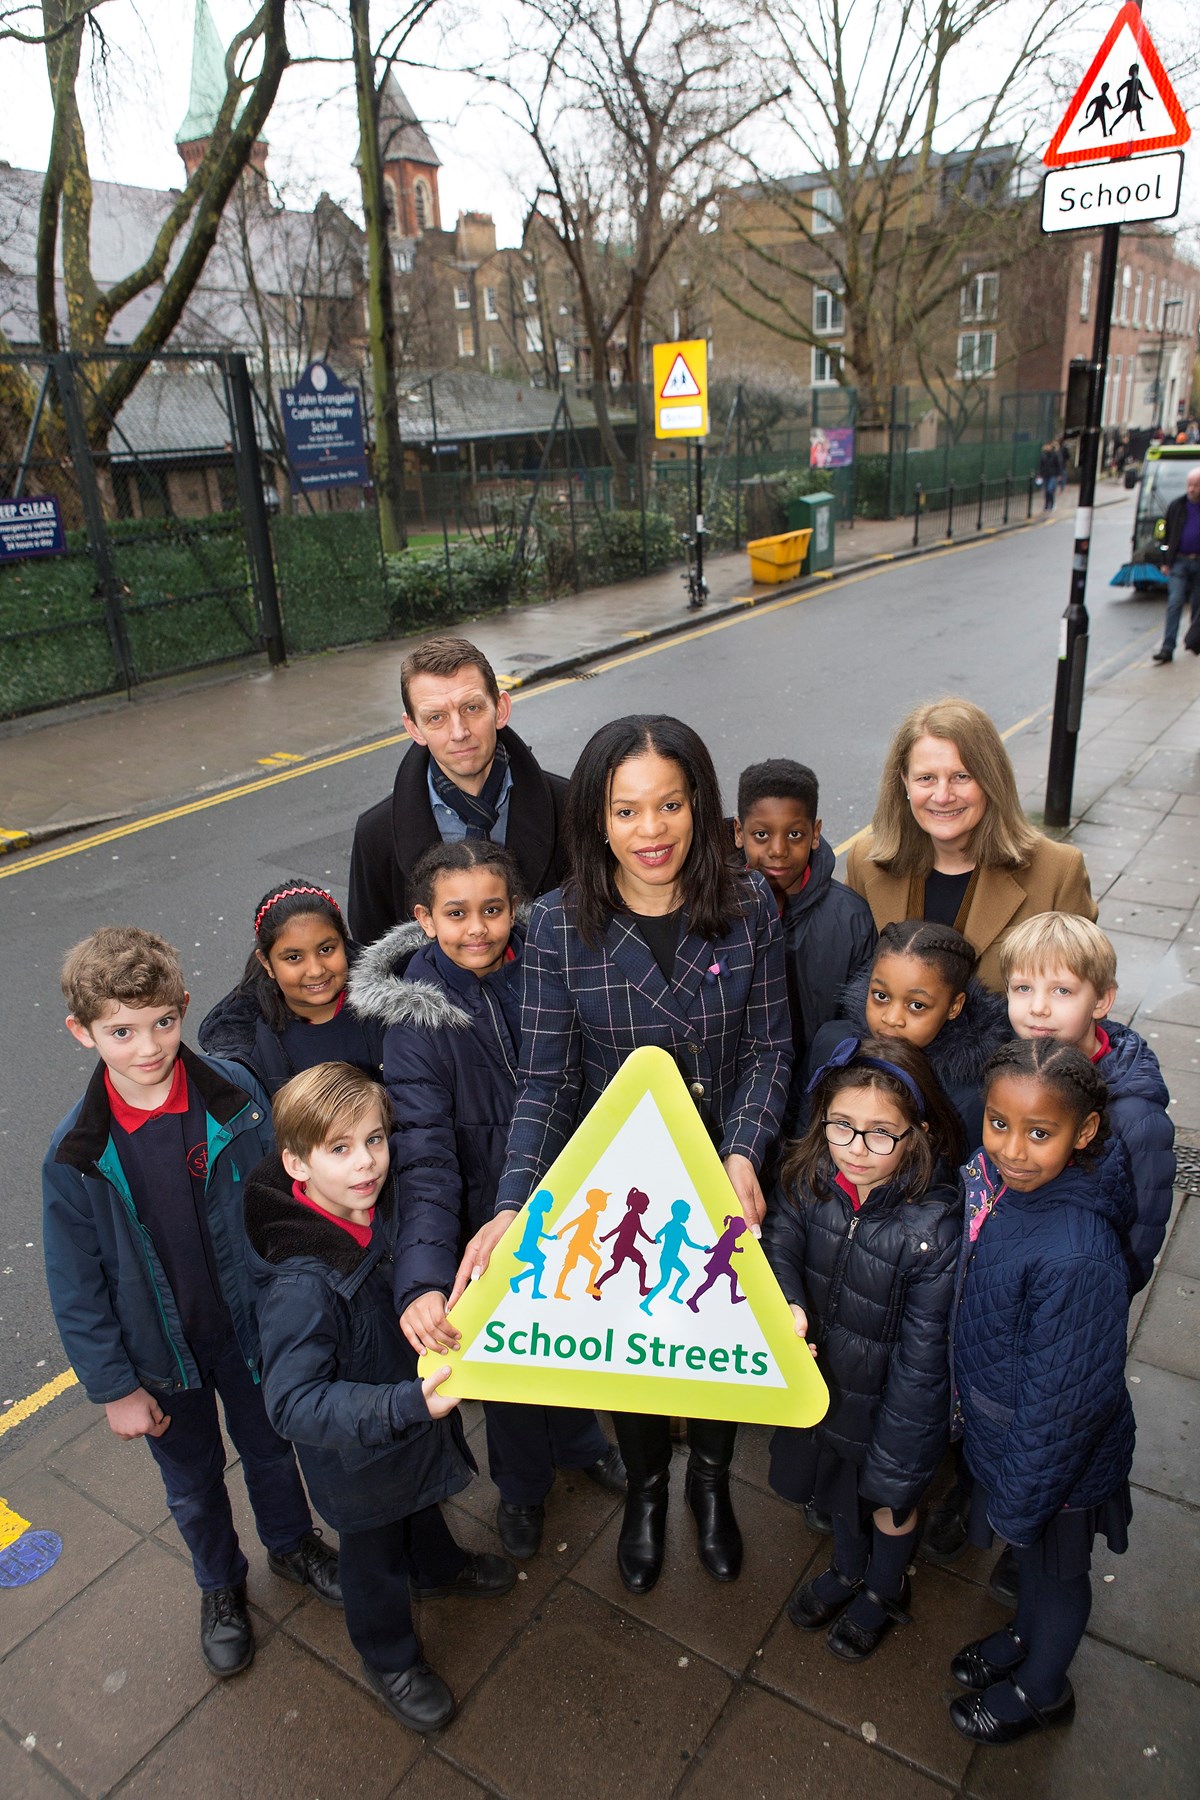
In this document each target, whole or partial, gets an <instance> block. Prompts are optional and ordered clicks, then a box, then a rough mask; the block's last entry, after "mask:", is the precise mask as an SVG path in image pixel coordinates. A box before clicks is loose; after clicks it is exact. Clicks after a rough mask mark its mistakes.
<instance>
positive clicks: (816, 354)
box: [812, 344, 843, 387]
mask: <svg viewBox="0 0 1200 1800" xmlns="http://www.w3.org/2000/svg"><path fill="white" fill-rule="evenodd" d="M842 350H843V346H842V345H841V344H821V345H816V344H814V345H813V353H812V384H813V386H814V387H832V386H833V385H834V383H835V382H836V381H837V378H838V376H839V375H840V374H841V369H842Z"/></svg>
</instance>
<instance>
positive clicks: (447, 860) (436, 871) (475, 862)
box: [409, 838, 525, 908]
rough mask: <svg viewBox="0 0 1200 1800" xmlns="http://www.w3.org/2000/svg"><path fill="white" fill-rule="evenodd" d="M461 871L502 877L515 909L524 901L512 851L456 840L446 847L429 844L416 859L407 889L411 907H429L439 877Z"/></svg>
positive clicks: (485, 840) (481, 841)
mask: <svg viewBox="0 0 1200 1800" xmlns="http://www.w3.org/2000/svg"><path fill="white" fill-rule="evenodd" d="M462 869H495V870H496V872H497V874H499V875H502V876H503V877H504V885H505V886H506V887H507V889H508V897H509V899H510V900H511V902H512V904H513V905H514V906H519V905H520V903H521V901H522V900H523V899H524V897H525V896H524V891H523V889H522V886H521V871H520V870H519V869H518V868H517V864H516V860H515V858H514V857H513V854H512V851H511V850H506V849H505V847H504V845H503V844H493V842H492V840H491V838H455V839H453V840H452V841H451V842H450V843H448V844H443V843H437V844H431V845H430V847H429V849H428V850H426V851H425V853H424V855H423V856H421V857H420V858H419V859H418V861H417V865H416V867H415V868H414V870H413V872H412V880H411V883H410V888H409V892H410V895H411V899H412V903H413V905H414V906H424V907H426V908H429V907H432V905H433V891H434V888H435V887H436V886H437V879H438V876H439V875H447V874H457V873H458V872H459V871H460V870H462Z"/></svg>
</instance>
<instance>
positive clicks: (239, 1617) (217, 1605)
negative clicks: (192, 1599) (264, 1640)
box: [200, 1581, 254, 1681]
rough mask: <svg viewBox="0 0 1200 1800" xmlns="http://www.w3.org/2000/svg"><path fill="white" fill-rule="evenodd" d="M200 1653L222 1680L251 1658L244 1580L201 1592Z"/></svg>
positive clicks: (252, 1658)
mask: <svg viewBox="0 0 1200 1800" xmlns="http://www.w3.org/2000/svg"><path fill="white" fill-rule="evenodd" d="M200 1654H201V1656H203V1658H204V1660H205V1662H206V1663H207V1664H208V1666H209V1668H210V1670H211V1671H212V1673H213V1674H214V1675H217V1676H219V1677H220V1679H221V1680H222V1681H224V1680H225V1678H226V1677H227V1676H229V1675H240V1674H241V1672H242V1670H243V1669H248V1668H249V1667H250V1664H251V1663H252V1662H253V1661H254V1631H253V1629H252V1627H251V1624H250V1614H249V1613H248V1612H247V1610H246V1584H245V1582H244V1581H241V1582H239V1583H238V1585H237V1587H227V1588H217V1589H216V1590H215V1591H214V1592H212V1593H210V1594H201V1596H200Z"/></svg>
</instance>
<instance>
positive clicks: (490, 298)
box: [483, 287, 500, 319]
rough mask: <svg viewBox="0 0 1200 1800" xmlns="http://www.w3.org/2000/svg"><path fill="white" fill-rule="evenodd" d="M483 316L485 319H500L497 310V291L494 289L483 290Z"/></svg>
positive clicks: (486, 288)
mask: <svg viewBox="0 0 1200 1800" xmlns="http://www.w3.org/2000/svg"><path fill="white" fill-rule="evenodd" d="M483 316H484V318H485V319H498V318H499V317H500V314H499V313H498V312H497V310H496V290H495V288H494V287H485V288H484V290H483Z"/></svg>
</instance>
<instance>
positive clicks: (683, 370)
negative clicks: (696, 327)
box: [658, 351, 701, 400]
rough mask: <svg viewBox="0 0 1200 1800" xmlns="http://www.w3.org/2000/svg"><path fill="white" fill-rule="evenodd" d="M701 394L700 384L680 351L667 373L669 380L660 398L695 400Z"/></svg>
mask: <svg viewBox="0 0 1200 1800" xmlns="http://www.w3.org/2000/svg"><path fill="white" fill-rule="evenodd" d="M700 393H701V388H700V384H699V382H698V381H697V380H696V377H695V376H694V375H693V374H692V371H691V370H690V369H689V368H688V365H687V359H686V357H685V356H684V354H683V352H682V351H680V352H679V353H678V355H677V356H676V358H675V361H674V362H673V363H672V364H671V367H670V369H669V370H668V371H667V379H666V380H665V381H664V382H663V384H662V387H661V388H660V390H659V396H658V397H659V399H660V400H695V399H698V398H699V395H700Z"/></svg>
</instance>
